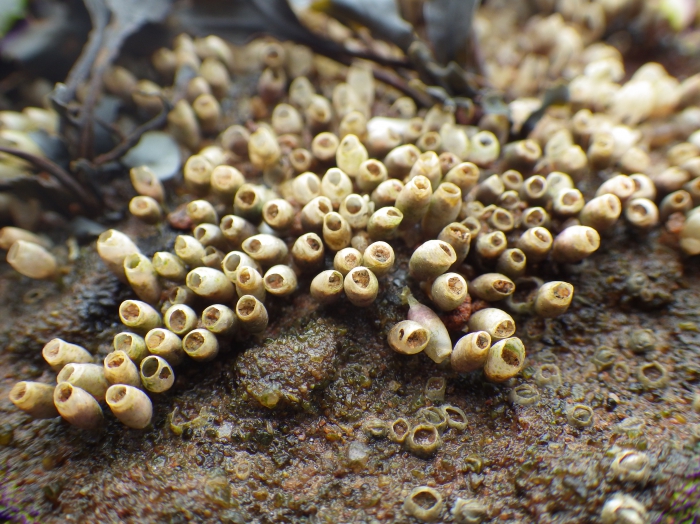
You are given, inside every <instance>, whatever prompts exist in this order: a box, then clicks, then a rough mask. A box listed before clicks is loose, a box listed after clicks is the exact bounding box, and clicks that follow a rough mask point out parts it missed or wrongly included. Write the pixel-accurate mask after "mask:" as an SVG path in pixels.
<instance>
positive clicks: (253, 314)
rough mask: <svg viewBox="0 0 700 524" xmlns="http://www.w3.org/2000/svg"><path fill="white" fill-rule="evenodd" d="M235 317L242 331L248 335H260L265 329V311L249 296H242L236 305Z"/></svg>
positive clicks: (260, 304)
mask: <svg viewBox="0 0 700 524" xmlns="http://www.w3.org/2000/svg"><path fill="white" fill-rule="evenodd" d="M236 316H237V317H238V320H240V322H241V326H242V327H243V329H245V330H246V331H248V332H249V333H262V332H263V331H265V329H266V328H267V323H268V316H267V309H265V306H264V305H263V303H262V302H260V301H259V300H258V299H257V298H255V297H254V296H251V295H243V296H242V297H241V298H239V299H238V302H237V303H236Z"/></svg>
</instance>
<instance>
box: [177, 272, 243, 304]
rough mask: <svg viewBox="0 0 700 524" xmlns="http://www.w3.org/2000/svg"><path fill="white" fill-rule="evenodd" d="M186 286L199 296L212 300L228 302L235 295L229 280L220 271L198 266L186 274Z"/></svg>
mask: <svg viewBox="0 0 700 524" xmlns="http://www.w3.org/2000/svg"><path fill="white" fill-rule="evenodd" d="M186 283H187V287H188V288H190V289H191V290H192V291H194V292H195V293H196V294H197V295H199V296H200V297H204V298H206V299H207V300H211V301H213V302H229V301H231V300H232V299H233V298H234V296H235V290H234V287H233V284H232V283H231V281H230V280H229V279H228V278H226V275H224V274H223V273H222V272H221V271H219V270H217V269H213V268H210V267H198V268H195V269H193V270H192V271H190V272H189V273H188V274H187V278H186Z"/></svg>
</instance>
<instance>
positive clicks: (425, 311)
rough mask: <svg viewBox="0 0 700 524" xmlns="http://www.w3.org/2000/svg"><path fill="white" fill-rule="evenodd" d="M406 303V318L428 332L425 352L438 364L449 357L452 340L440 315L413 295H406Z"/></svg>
mask: <svg viewBox="0 0 700 524" xmlns="http://www.w3.org/2000/svg"><path fill="white" fill-rule="evenodd" d="M408 305H409V306H410V309H409V310H408V315H407V316H408V320H413V321H414V322H418V323H419V324H420V325H421V326H423V327H424V328H425V329H427V330H428V331H429V332H430V341H429V342H428V345H427V346H426V347H425V350H424V351H425V354H426V355H428V356H429V357H430V358H431V359H432V360H433V361H435V362H436V363H438V364H439V363H440V362H442V361H443V360H445V359H447V358H450V355H451V354H452V341H451V340H450V334H449V333H448V332H447V328H446V327H445V324H443V323H442V320H440V317H438V316H437V315H436V314H435V312H434V311H433V310H432V309H430V308H429V307H427V306H424V305H423V304H421V303H420V302H418V301H417V300H416V299H415V298H413V295H410V296H409V297H408Z"/></svg>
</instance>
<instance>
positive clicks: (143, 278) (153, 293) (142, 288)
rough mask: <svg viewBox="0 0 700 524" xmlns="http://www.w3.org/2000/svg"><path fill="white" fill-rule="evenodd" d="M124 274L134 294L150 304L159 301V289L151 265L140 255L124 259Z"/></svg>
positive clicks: (146, 258)
mask: <svg viewBox="0 0 700 524" xmlns="http://www.w3.org/2000/svg"><path fill="white" fill-rule="evenodd" d="M124 273H125V274H126V279H127V280H128V281H129V285H130V286H131V288H132V289H133V290H134V293H136V295H137V296H138V297H139V298H140V299H141V300H143V301H144V302H148V303H150V304H156V303H158V301H159V300H160V293H161V287H160V283H159V282H158V274H157V273H156V270H155V269H154V268H153V264H151V261H150V260H149V259H148V257H145V256H143V255H141V254H137V253H134V254H131V255H129V256H128V257H126V258H125V259H124Z"/></svg>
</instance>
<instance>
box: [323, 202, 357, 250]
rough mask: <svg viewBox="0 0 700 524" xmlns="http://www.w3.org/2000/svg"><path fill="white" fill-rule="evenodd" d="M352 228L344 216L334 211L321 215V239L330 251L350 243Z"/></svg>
mask: <svg viewBox="0 0 700 524" xmlns="http://www.w3.org/2000/svg"><path fill="white" fill-rule="evenodd" d="M351 240H352V229H351V228H350V224H348V221H347V220H345V218H344V217H343V216H342V215H341V214H339V213H336V212H335V211H331V212H330V213H328V214H327V215H325V216H324V217H323V241H324V242H325V243H326V245H327V246H328V247H329V249H331V250H332V251H339V250H341V249H343V248H344V247H348V246H349V245H350V241H351Z"/></svg>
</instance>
